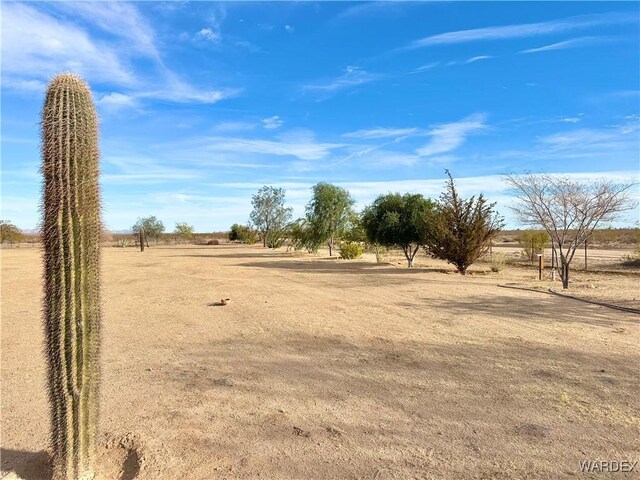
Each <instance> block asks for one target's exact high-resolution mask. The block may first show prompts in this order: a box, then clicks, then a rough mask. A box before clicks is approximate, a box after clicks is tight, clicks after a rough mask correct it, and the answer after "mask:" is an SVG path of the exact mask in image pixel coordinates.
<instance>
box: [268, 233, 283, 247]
mask: <svg viewBox="0 0 640 480" xmlns="http://www.w3.org/2000/svg"><path fill="white" fill-rule="evenodd" d="M285 240H286V238H285V237H281V236H279V235H270V236H269V238H267V247H268V248H280V247H281V246H283V245H284V242H285Z"/></svg>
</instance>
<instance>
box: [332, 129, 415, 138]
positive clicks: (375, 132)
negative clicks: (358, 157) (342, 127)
mask: <svg viewBox="0 0 640 480" xmlns="http://www.w3.org/2000/svg"><path fill="white" fill-rule="evenodd" d="M419 132H420V129H419V128H384V127H376V128H370V129H364V130H357V131H355V132H349V133H345V134H343V135H342V136H343V137H348V138H389V137H403V136H407V135H415V134H417V133H419Z"/></svg>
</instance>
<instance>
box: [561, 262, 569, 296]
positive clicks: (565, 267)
mask: <svg viewBox="0 0 640 480" xmlns="http://www.w3.org/2000/svg"><path fill="white" fill-rule="evenodd" d="M560 277H561V278H562V289H563V290H566V289H568V288H569V264H568V263H565V262H564V260H563V261H562V271H561V273H560Z"/></svg>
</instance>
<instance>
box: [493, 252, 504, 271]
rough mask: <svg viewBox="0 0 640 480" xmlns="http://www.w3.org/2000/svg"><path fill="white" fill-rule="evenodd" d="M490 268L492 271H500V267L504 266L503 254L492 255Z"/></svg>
mask: <svg viewBox="0 0 640 480" xmlns="http://www.w3.org/2000/svg"><path fill="white" fill-rule="evenodd" d="M490 268H491V271H492V272H493V273H498V272H500V271H502V269H503V268H504V256H503V255H498V254H496V255H494V256H493V259H492V260H491V267H490Z"/></svg>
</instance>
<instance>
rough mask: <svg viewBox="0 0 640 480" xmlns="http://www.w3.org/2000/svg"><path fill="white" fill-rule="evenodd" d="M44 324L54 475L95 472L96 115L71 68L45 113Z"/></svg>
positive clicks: (65, 478)
mask: <svg viewBox="0 0 640 480" xmlns="http://www.w3.org/2000/svg"><path fill="white" fill-rule="evenodd" d="M41 125H42V127H41V128H42V173H43V176H44V182H43V183H44V188H43V199H42V206H43V219H42V241H43V245H44V308H43V313H44V330H45V345H46V348H45V351H46V356H47V365H48V367H47V383H48V390H49V404H50V407H51V428H52V431H51V443H52V447H53V478H54V479H55V480H78V479H89V478H93V477H94V473H95V472H94V469H95V457H96V430H97V424H98V398H99V395H98V384H99V368H98V354H99V344H100V323H101V313H100V235H101V231H102V228H101V220H100V187H99V183H98V175H99V171H98V161H99V152H98V116H97V114H96V110H95V107H94V105H93V99H92V95H91V91H90V90H89V87H88V85H87V84H86V83H85V82H84V81H83V80H82V79H80V78H79V77H77V76H75V75H72V74H68V73H65V74H61V75H58V76H56V77H55V78H54V79H53V80H52V81H51V82H50V83H49V85H48V87H47V92H46V99H45V102H44V108H43V112H42V124H41Z"/></svg>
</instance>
